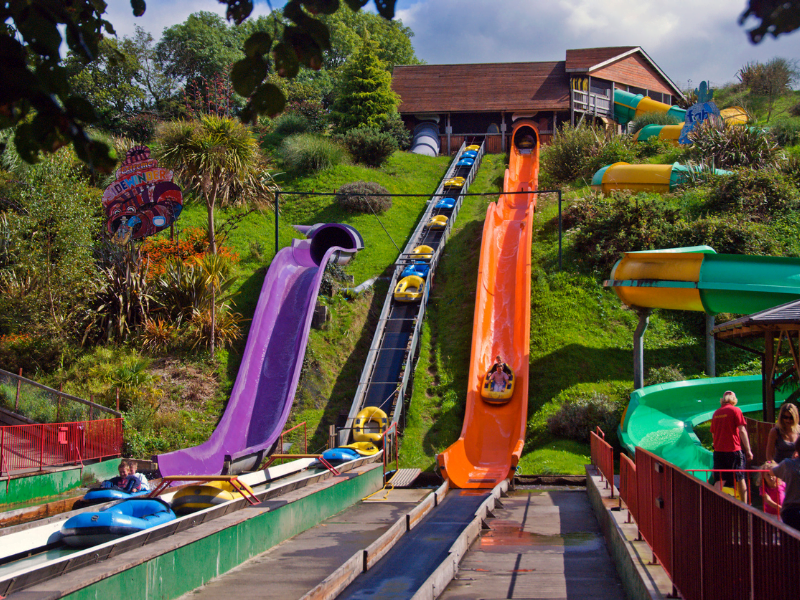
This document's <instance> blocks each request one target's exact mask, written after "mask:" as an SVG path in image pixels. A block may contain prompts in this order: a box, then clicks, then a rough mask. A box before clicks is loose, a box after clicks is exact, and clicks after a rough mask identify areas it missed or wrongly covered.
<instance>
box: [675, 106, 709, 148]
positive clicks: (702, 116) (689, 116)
mask: <svg viewBox="0 0 800 600" xmlns="http://www.w3.org/2000/svg"><path fill="white" fill-rule="evenodd" d="M712 116H714V117H719V108H717V105H716V104H714V103H713V102H699V103H697V104H695V105H694V106H691V107H690V108H689V109H688V110H687V111H686V124H685V125H684V126H683V129H681V137H680V138H678V143H680V144H691V143H692V140H690V139H689V132H690V131H692V130H694V128H695V127H697V126H698V125H699V124H700V123H702V122H703V121H705V120H706V119H709V118H711V117H712Z"/></svg>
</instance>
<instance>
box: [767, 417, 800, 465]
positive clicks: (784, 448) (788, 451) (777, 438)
mask: <svg viewBox="0 0 800 600" xmlns="http://www.w3.org/2000/svg"><path fill="white" fill-rule="evenodd" d="M798 439H800V416H798V412H797V407H796V406H795V405H794V404H792V403H791V402H785V403H784V404H783V405H782V406H781V408H780V410H778V421H777V423H775V427H773V428H772V429H770V430H769V436H767V459H768V460H774V461H775V462H776V463H778V464H780V463H781V462H782V461H784V460H786V459H787V458H792V457H793V456H794V445H795V442H797V440H798Z"/></svg>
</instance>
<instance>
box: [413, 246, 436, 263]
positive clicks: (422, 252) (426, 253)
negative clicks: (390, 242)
mask: <svg viewBox="0 0 800 600" xmlns="http://www.w3.org/2000/svg"><path fill="white" fill-rule="evenodd" d="M411 258H413V259H415V260H430V259H432V258H433V248H431V247H430V246H417V247H416V248H414V249H413V250H412V251H411Z"/></svg>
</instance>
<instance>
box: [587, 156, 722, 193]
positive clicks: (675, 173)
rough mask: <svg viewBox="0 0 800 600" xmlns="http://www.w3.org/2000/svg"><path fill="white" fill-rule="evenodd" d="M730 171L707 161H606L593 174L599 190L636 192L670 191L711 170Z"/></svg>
mask: <svg viewBox="0 0 800 600" xmlns="http://www.w3.org/2000/svg"><path fill="white" fill-rule="evenodd" d="M712 173H713V174H714V175H730V174H731V171H726V170H724V169H709V168H707V167H704V166H703V165H681V164H678V163H674V164H671V165H647V164H642V165H632V164H629V163H626V162H617V163H614V164H611V165H606V166H605V167H603V168H602V169H600V170H599V171H597V172H596V173H595V174H594V177H592V189H593V190H594V191H596V192H603V193H604V194H608V193H609V192H613V191H618V190H628V191H632V192H657V193H659V194H666V193H667V192H673V191H675V189H676V188H677V187H678V186H680V185H684V184H687V183H690V182H692V181H695V180H697V179H706V178H707V177H708V175H710V174H712Z"/></svg>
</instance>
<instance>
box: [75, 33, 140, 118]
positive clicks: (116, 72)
mask: <svg viewBox="0 0 800 600" xmlns="http://www.w3.org/2000/svg"><path fill="white" fill-rule="evenodd" d="M129 46H130V44H126V43H125V40H123V41H122V43H120V42H118V41H117V40H116V39H114V38H104V39H103V40H101V41H100V44H99V45H98V52H99V53H98V57H97V59H96V60H94V61H92V62H90V63H88V64H85V65H82V64H81V63H80V61H79V60H77V59H76V57H75V56H70V57H68V59H67V65H68V67H69V66H72V67H73V68H75V70H76V73H75V74H74V75H73V76H72V77H70V79H69V84H70V86H71V87H72V89H73V90H74V91H75V92H76V93H78V94H80V95H81V96H82V97H83V98H85V99H86V100H88V101H89V102H90V103H91V105H92V106H93V107H94V109H95V111H97V114H98V116H99V124H100V125H102V126H103V127H104V128H106V129H111V130H118V129H119V125H120V123H121V122H123V121H126V120H128V119H130V118H131V117H132V116H133V115H135V114H136V113H138V112H139V110H141V108H142V107H143V105H144V102H145V93H144V90H143V89H142V88H141V87H139V83H138V79H139V72H140V71H141V64H140V63H139V59H138V57H137V56H136V55H135V54H133V53H131V52H130V48H129Z"/></svg>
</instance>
